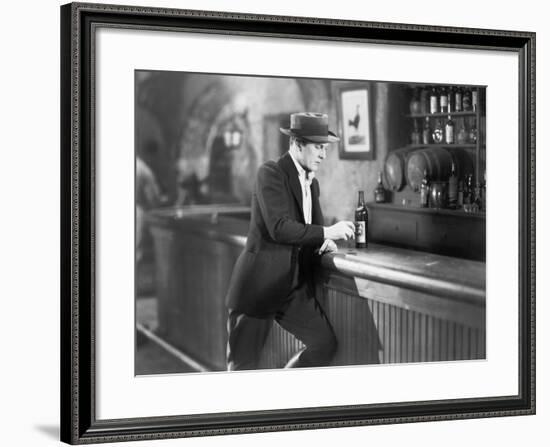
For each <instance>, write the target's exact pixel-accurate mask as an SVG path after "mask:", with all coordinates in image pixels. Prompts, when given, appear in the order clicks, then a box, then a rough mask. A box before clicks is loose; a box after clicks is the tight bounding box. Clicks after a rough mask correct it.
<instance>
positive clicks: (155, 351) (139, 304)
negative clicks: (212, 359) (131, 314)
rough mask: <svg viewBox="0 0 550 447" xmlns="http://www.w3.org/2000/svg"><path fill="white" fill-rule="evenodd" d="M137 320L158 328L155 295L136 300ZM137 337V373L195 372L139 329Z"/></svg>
mask: <svg viewBox="0 0 550 447" xmlns="http://www.w3.org/2000/svg"><path fill="white" fill-rule="evenodd" d="M136 320H137V322H138V323H140V324H142V325H144V326H145V327H147V328H148V329H150V330H152V331H153V332H154V331H155V330H156V329H157V327H158V319H157V300H156V298H155V297H138V299H137V300H136ZM136 337H137V343H136V344H137V349H136V364H135V374H136V375H146V374H147V375H149V374H175V373H187V372H193V370H192V369H191V368H189V367H188V366H187V365H185V364H184V363H182V362H181V361H179V360H178V359H177V358H175V357H174V356H173V355H171V354H169V353H168V352H166V351H165V350H164V349H162V348H161V347H160V346H159V345H157V344H156V343H155V342H153V341H152V340H150V339H149V338H147V337H146V336H144V335H143V334H141V333H140V332H139V331H138V332H137V334H136Z"/></svg>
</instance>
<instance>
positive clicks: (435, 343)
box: [148, 207, 485, 370]
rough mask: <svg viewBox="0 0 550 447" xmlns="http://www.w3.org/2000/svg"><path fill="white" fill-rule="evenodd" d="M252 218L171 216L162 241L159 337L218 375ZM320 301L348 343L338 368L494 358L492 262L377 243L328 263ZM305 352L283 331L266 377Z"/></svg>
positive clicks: (242, 212) (158, 228)
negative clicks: (489, 352)
mask: <svg viewBox="0 0 550 447" xmlns="http://www.w3.org/2000/svg"><path fill="white" fill-rule="evenodd" d="M248 216H249V214H248V210H247V209H246V208H233V207H226V208H224V209H220V208H219V207H218V208H213V209H208V208H202V209H200V210H198V211H197V210H185V209H180V210H163V211H162V212H161V211H158V212H153V213H151V214H150V215H149V217H148V219H149V222H150V223H151V227H152V234H153V237H154V243H155V250H156V260H157V261H156V262H157V278H158V285H157V291H158V311H159V329H158V332H159V335H160V336H161V337H163V338H164V339H166V340H167V341H168V342H169V343H170V344H172V345H173V346H175V347H176V348H177V349H179V350H181V351H182V352H184V353H185V354H187V355H188V356H190V357H192V358H193V359H196V360H197V361H198V362H199V363H200V364H202V365H204V366H205V367H206V368H207V369H211V370H224V369H225V349H226V340H227V333H226V315H227V311H226V309H225V306H224V297H225V292H226V289H227V284H228V282H229V279H230V277H231V272H232V269H233V265H234V262H235V260H236V258H237V256H238V255H239V253H240V251H241V249H242V247H244V244H245V242H246V236H245V235H246V232H247V230H248ZM318 267H319V269H318V275H317V284H316V287H317V296H318V297H319V299H320V300H321V301H322V303H323V305H324V307H325V310H326V311H327V314H328V316H329V318H330V320H331V323H332V325H333V328H334V330H335V333H336V335H337V338H338V351H337V354H336V357H335V359H334V361H333V364H334V365H357V364H375V363H406V362H425V361H448V360H464V359H483V358H485V263H484V262H479V261H472V260H466V259H460V258H453V257H448V256H442V255H437V254H432V253H427V252H420V251H415V250H409V249H402V248H396V247H391V246H386V245H377V244H370V245H369V247H368V248H366V249H355V248H351V249H350V248H347V247H346V246H345V245H342V246H340V247H339V252H338V253H334V254H329V255H325V256H323V257H322V259H321V262H320V265H319V266H318ZM301 347H302V345H301V343H300V342H299V341H298V340H296V339H295V338H294V337H293V336H292V335H290V334H288V333H286V332H285V331H284V330H283V329H281V328H280V327H279V326H278V325H274V326H273V329H272V331H271V333H270V335H269V337H268V339H267V341H266V345H265V347H264V351H263V354H262V358H261V367H262V368H280V367H283V366H284V365H285V363H286V362H287V361H288V359H289V358H290V357H291V356H292V355H293V354H294V353H295V352H296V351H297V350H298V349H300V348H301Z"/></svg>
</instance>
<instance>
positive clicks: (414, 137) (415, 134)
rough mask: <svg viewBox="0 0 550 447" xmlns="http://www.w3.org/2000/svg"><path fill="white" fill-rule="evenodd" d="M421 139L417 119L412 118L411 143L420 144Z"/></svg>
mask: <svg viewBox="0 0 550 447" xmlns="http://www.w3.org/2000/svg"><path fill="white" fill-rule="evenodd" d="M421 140H422V135H421V133H420V129H419V128H418V121H417V120H416V119H415V120H413V131H412V133H411V143H412V144H420V141H421Z"/></svg>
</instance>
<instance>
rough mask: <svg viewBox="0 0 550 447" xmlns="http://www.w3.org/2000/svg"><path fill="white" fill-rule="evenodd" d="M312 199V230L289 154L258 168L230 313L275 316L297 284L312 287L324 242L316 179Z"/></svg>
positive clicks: (232, 283) (233, 280)
mask: <svg viewBox="0 0 550 447" xmlns="http://www.w3.org/2000/svg"><path fill="white" fill-rule="evenodd" d="M311 200H312V210H311V221H312V223H311V224H309V225H308V224H305V220H304V216H303V211H302V189H301V186H300V181H299V179H298V172H297V170H296V166H295V165H294V162H293V161H292V158H291V156H290V154H289V153H288V152H287V153H286V154H285V155H283V156H282V157H281V158H280V159H279V160H278V161H277V162H275V161H268V162H266V163H264V164H263V165H262V166H261V167H260V169H259V170H258V175H257V179H256V185H255V188H254V193H253V195H252V203H251V217H250V228H249V230H248V238H247V242H246V246H245V249H244V250H243V252H242V253H241V255H240V256H239V258H238V259H237V262H236V263H235V267H234V269H233V275H232V277H231V281H230V284H229V289H228V292H227V296H226V304H227V306H228V307H229V308H230V309H234V310H237V311H239V312H241V313H244V314H247V315H250V316H258V317H261V316H269V315H273V314H274V313H275V312H276V311H277V310H278V309H280V307H281V306H282V305H283V303H284V302H285V300H286V299H287V298H288V296H289V294H290V292H291V291H292V290H293V288H296V287H297V286H298V285H300V284H299V283H301V282H306V283H307V285H311V281H312V279H313V278H312V273H311V272H312V263H313V261H314V260H313V256H314V252H315V249H316V248H319V247H320V245H321V244H322V243H323V241H324V237H323V226H322V225H323V215H322V213H321V208H320V206H319V183H318V182H317V179H315V178H314V179H313V182H312V184H311ZM297 281H298V283H297Z"/></svg>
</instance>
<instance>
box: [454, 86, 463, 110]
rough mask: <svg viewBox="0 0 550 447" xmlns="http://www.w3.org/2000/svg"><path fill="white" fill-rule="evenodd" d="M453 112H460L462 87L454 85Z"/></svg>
mask: <svg viewBox="0 0 550 447" xmlns="http://www.w3.org/2000/svg"><path fill="white" fill-rule="evenodd" d="M455 112H462V88H461V87H456V90H455Z"/></svg>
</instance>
